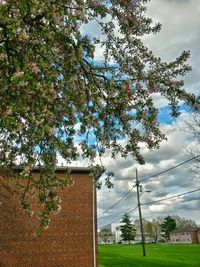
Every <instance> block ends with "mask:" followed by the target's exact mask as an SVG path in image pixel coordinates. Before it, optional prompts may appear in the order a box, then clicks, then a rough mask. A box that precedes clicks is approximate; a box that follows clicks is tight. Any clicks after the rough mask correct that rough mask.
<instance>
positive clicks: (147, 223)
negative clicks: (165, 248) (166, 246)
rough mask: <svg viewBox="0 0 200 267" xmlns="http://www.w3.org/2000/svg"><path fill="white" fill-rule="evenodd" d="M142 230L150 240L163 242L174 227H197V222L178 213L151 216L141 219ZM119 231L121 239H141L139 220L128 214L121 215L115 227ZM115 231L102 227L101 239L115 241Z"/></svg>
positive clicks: (129, 241)
mask: <svg viewBox="0 0 200 267" xmlns="http://www.w3.org/2000/svg"><path fill="white" fill-rule="evenodd" d="M142 223H143V230H144V235H145V239H146V240H147V239H148V240H151V242H155V243H156V242H158V241H159V242H165V241H167V242H168V241H170V232H171V231H173V230H175V229H181V228H183V227H197V226H198V225H197V223H196V222H195V221H194V220H191V219H187V218H184V217H180V216H178V215H172V216H169V215H167V216H164V217H161V216H160V217H157V218H153V219H152V220H147V219H143V221H142ZM117 229H118V230H120V231H121V240H120V242H121V241H123V242H128V243H129V244H130V243H131V241H135V240H136V239H138V240H139V239H141V238H140V237H141V230H140V220H139V219H136V220H135V221H134V222H133V221H132V220H131V218H130V216H129V215H128V214H127V213H126V214H124V215H123V217H122V220H121V224H120V226H119V227H117ZM114 235H115V233H114V232H112V230H111V229H109V228H108V227H104V228H103V229H101V230H100V232H99V237H100V238H101V240H102V241H103V242H104V243H105V244H107V243H109V242H115V241H116V240H115V238H114Z"/></svg>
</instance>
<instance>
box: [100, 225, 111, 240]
mask: <svg viewBox="0 0 200 267" xmlns="http://www.w3.org/2000/svg"><path fill="white" fill-rule="evenodd" d="M99 236H100V237H101V238H102V240H103V242H104V243H105V244H107V243H108V241H109V238H110V237H111V236H112V232H111V230H110V229H108V228H104V229H101V231H100V232H99Z"/></svg>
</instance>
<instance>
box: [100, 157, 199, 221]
mask: <svg viewBox="0 0 200 267" xmlns="http://www.w3.org/2000/svg"><path fill="white" fill-rule="evenodd" d="M199 156H200V155H197V156H195V157H193V158H191V159H188V160H186V161H183V162H181V163H179V164H178V165H175V166H173V167H171V168H169V169H167V170H164V171H162V172H159V173H156V174H153V175H151V176H149V177H146V178H143V179H140V182H142V181H146V180H149V179H151V178H154V177H156V176H159V175H161V174H164V173H166V172H168V171H170V170H173V169H175V168H178V167H179V166H182V165H184V164H186V163H188V162H190V161H192V160H194V159H196V158H198V157H199ZM133 188H134V186H133V187H132V188H131V189H130V190H129V191H128V192H126V193H125V194H124V195H122V196H121V197H120V199H119V200H118V201H117V202H115V203H114V204H113V205H112V206H110V207H109V208H108V209H106V210H105V211H104V212H102V213H100V214H98V217H99V216H101V215H103V214H105V213H106V212H107V211H108V210H111V209H112V208H114V207H115V206H117V205H118V204H119V203H120V202H121V201H122V200H124V199H125V198H126V197H127V195H128V194H129V193H130V192H131V191H132V190H133ZM103 218H104V217H103Z"/></svg>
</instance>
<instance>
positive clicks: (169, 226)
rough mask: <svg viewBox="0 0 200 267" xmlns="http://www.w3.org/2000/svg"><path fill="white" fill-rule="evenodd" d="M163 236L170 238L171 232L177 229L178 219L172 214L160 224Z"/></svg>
mask: <svg viewBox="0 0 200 267" xmlns="http://www.w3.org/2000/svg"><path fill="white" fill-rule="evenodd" d="M160 227H161V231H162V236H163V237H165V238H166V239H167V241H169V240H170V232H171V231H173V230H175V229H176V220H175V219H174V218H173V217H171V216H166V217H164V219H163V222H162V223H161V225H160Z"/></svg>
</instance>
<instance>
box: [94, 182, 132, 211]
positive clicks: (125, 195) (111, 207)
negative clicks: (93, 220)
mask: <svg viewBox="0 0 200 267" xmlns="http://www.w3.org/2000/svg"><path fill="white" fill-rule="evenodd" d="M133 188H134V186H132V188H131V189H130V190H129V191H128V192H126V193H125V194H124V195H122V196H121V197H120V199H119V200H118V201H117V202H115V203H114V204H113V205H112V206H110V207H109V208H108V209H106V210H105V211H104V212H102V213H100V214H99V215H98V216H101V215H103V214H105V213H106V212H107V211H108V210H110V209H113V208H114V207H115V206H117V204H119V203H120V202H121V201H122V200H124V199H125V198H126V197H127V195H128V194H129V193H130V192H131V191H132V190H133Z"/></svg>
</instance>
